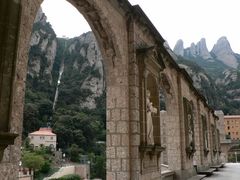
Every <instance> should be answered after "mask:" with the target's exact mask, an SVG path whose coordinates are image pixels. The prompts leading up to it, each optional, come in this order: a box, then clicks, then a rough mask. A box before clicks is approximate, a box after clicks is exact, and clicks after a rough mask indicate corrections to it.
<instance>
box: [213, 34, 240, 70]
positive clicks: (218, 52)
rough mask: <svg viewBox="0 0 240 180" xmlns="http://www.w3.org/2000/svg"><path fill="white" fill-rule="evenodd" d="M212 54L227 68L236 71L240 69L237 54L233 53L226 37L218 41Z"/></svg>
mask: <svg viewBox="0 0 240 180" xmlns="http://www.w3.org/2000/svg"><path fill="white" fill-rule="evenodd" d="M211 53H212V54H214V55H215V56H216V58H217V59H218V60H220V61H222V62H223V63H224V64H226V65H227V66H229V67H232V68H235V69H236V68H237V67H238V64H239V63H238V60H237V58H236V57H235V53H234V52H233V51H232V48H231V46H230V43H229V42H228V40H227V38H226V37H221V38H220V39H219V40H218V41H217V43H216V44H215V45H214V46H213V49H212V51H211Z"/></svg>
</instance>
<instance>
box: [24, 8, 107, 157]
mask: <svg viewBox="0 0 240 180" xmlns="http://www.w3.org/2000/svg"><path fill="white" fill-rule="evenodd" d="M103 72H104V69H103V62H102V56H101V53H100V50H99V47H98V45H97V43H96V39H95V37H94V35H93V33H92V32H87V33H84V34H82V35H80V36H79V37H75V38H71V39H67V38H57V37H56V34H55V32H54V30H53V29H52V27H51V24H50V23H48V22H47V18H46V16H45V15H44V13H43V12H42V11H41V9H40V10H39V12H38V14H37V16H36V19H35V22H34V25H33V30H32V36H31V41H30V50H29V60H28V71H27V80H26V94H25V105H24V122H23V123H24V125H23V127H24V129H23V137H24V138H25V137H26V136H27V134H28V133H29V132H32V131H35V130H37V129H39V127H43V126H51V127H52V128H53V130H54V132H55V133H56V134H57V135H58V148H62V149H63V150H65V151H66V150H67V149H68V148H69V147H70V146H71V145H72V144H77V146H78V147H81V151H82V152H93V153H94V154H99V153H100V149H99V145H97V144H96V142H98V141H105V138H106V136H105V129H106V117H105V116H106V112H105V110H106V96H105V94H106V93H105V92H106V89H105V77H104V73H103ZM101 153H103V152H102V150H101Z"/></svg>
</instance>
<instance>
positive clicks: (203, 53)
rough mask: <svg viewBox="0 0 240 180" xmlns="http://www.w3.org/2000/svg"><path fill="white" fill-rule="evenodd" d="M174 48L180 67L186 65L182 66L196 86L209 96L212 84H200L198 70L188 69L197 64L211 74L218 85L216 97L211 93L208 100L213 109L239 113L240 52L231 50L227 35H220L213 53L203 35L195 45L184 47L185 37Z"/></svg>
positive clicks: (211, 77)
mask: <svg viewBox="0 0 240 180" xmlns="http://www.w3.org/2000/svg"><path fill="white" fill-rule="evenodd" d="M173 51H174V53H175V54H176V55H177V57H178V58H175V59H176V62H177V63H178V64H179V65H181V66H183V64H184V65H185V66H183V67H184V68H185V69H186V70H187V71H188V73H189V74H190V76H191V77H192V78H193V81H194V84H195V87H196V88H198V89H200V91H202V90H201V89H205V93H204V92H203V94H204V95H205V97H206V98H207V99H208V96H207V93H206V92H211V91H212V90H213V89H210V88H209V87H210V86H209V87H207V86H203V85H199V83H198V81H199V80H198V79H197V78H196V77H195V76H196V74H198V73H197V72H194V73H193V72H192V73H191V72H189V68H190V69H191V68H194V69H196V67H195V66H196V65H198V66H199V68H201V69H203V70H204V72H205V73H206V75H207V76H208V77H210V79H211V84H213V86H214V87H215V88H214V89H215V91H216V92H215V94H217V97H216V96H212V98H211V99H212V100H211V101H209V103H210V105H212V106H213V108H215V109H222V110H223V111H224V113H225V114H239V113H240V110H239V108H238V106H239V105H240V90H239V89H240V75H239V74H240V73H239V72H240V69H239V62H240V58H239V57H240V55H239V54H237V53H234V52H233V51H232V49H231V45H230V43H229V42H228V40H227V38H226V37H221V38H219V40H218V41H217V42H216V44H215V45H214V47H213V49H212V50H211V51H210V52H209V50H208V49H207V46H206V40H205V39H204V38H202V39H201V40H200V41H199V42H198V43H197V44H196V45H195V44H194V43H192V44H191V46H190V47H187V48H184V43H183V41H182V40H178V41H177V43H176V45H175V47H174V50H173ZM182 60H183V61H182ZM190 62H191V63H194V64H191V63H190ZM186 66H187V67H186ZM210 94H212V93H210ZM212 95H213V94H212ZM219 97H221V99H219ZM214 102H215V103H214Z"/></svg>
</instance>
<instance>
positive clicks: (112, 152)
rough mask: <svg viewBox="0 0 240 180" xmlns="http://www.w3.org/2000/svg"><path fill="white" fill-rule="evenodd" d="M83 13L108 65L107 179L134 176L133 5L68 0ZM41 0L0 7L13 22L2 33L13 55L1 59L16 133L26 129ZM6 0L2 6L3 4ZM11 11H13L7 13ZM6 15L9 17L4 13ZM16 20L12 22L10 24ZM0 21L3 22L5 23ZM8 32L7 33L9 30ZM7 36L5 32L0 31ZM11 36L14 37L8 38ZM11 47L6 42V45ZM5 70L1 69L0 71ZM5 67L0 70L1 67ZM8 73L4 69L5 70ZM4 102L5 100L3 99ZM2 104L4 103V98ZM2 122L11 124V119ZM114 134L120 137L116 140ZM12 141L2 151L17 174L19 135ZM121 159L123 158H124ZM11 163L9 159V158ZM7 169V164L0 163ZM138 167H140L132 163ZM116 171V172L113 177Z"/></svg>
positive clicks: (23, 0) (22, 0) (19, 0)
mask: <svg viewBox="0 0 240 180" xmlns="http://www.w3.org/2000/svg"><path fill="white" fill-rule="evenodd" d="M69 2H70V3H71V4H72V5H74V7H76V8H77V9H78V10H79V11H80V12H81V13H82V14H83V16H84V17H85V19H86V20H87V21H88V23H89V25H90V26H91V28H92V30H93V32H94V34H95V36H96V39H97V41H98V44H99V47H100V50H101V53H102V55H103V59H104V62H103V63H104V67H105V74H106V85H107V150H106V152H107V159H108V160H107V164H108V165H107V172H108V174H107V179H115V178H116V177H117V173H119V172H121V175H122V176H124V177H125V178H126V179H130V176H131V173H133V171H131V172H130V165H129V164H130V142H129V138H130V137H129V136H130V135H129V134H130V132H129V131H130V130H129V97H128V95H129V93H128V91H129V87H128V56H129V54H128V53H129V52H128V43H129V41H128V31H127V29H128V27H127V21H128V19H127V16H126V14H125V13H126V12H127V11H128V10H126V9H128V8H129V5H128V4H127V3H125V4H124V5H125V7H127V8H126V9H123V6H124V5H123V4H122V2H121V1H116V0H114V1H91V0H69ZM41 3H42V0H32V1H29V0H10V1H8V0H4V1H1V3H0V7H1V8H3V7H5V4H6V6H7V7H8V5H9V7H10V8H8V9H7V10H6V12H8V14H6V13H5V14H4V13H0V15H3V16H4V17H3V18H0V24H1V23H2V22H4V23H5V19H6V20H7V19H8V18H9V19H10V20H11V22H10V21H9V22H6V28H5V27H4V28H2V27H1V30H2V29H4V30H6V33H5V34H4V35H8V34H10V35H12V36H9V37H11V39H6V43H5V44H0V46H2V47H4V46H6V45H9V49H10V51H9V52H12V55H13V56H11V57H10V58H11V59H10V60H9V59H7V58H5V57H4V58H5V59H4V60H5V61H3V62H5V63H6V65H7V66H9V67H11V68H10V69H8V72H6V75H7V76H6V77H7V78H5V79H4V82H9V84H8V85H7V86H2V88H1V90H0V92H3V91H4V92H10V94H8V99H6V100H4V103H6V102H7V101H8V103H7V104H8V105H9V108H8V109H6V111H7V112H6V114H8V115H9V117H7V118H6V119H10V122H9V130H8V131H10V132H11V133H12V134H11V135H12V136H14V137H15V134H19V135H20V134H21V132H22V116H23V102H24V91H25V80H26V72H27V61H28V58H27V57H28V49H29V42H30V36H31V30H32V26H33V22H34V19H35V16H36V14H37V11H38V9H39V7H40V4H41ZM2 5H4V6H2ZM8 15H11V16H9V17H7V16H8ZM4 18H5V19H4ZM8 23H12V24H8ZM1 25H2V24H1ZM6 37H7V36H6ZM0 38H1V39H2V38H3V35H0ZM9 42H10V43H9ZM7 48H8V47H7ZM6 52H8V51H4V53H6ZM0 72H1V71H0ZM1 73H2V72H1ZM4 76H5V75H4ZM2 102H3V101H2ZM1 105H2V104H1ZM4 124H8V123H7V122H6V123H4ZM116 139H118V140H119V141H118V142H117V143H116V141H115V140H116ZM11 143H12V144H13V143H14V146H11V147H9V148H8V150H9V151H5V155H4V157H6V158H7V161H10V162H11V163H12V164H14V168H8V167H7V166H8V165H6V167H7V168H6V169H9V170H8V172H7V171H6V174H9V175H10V174H12V175H14V171H13V172H10V171H12V170H13V169H17V164H18V161H19V158H20V146H21V137H20V136H19V137H18V138H16V140H15V142H13V140H12V141H11ZM117 160H118V161H120V165H119V166H118V167H117V168H115V169H114V167H113V168H111V166H110V164H112V163H114V162H116V161H117ZM121 162H123V163H124V164H121ZM9 165H10V164H9ZM1 169H3V168H1ZM134 169H137V168H134ZM114 177H115V178H114Z"/></svg>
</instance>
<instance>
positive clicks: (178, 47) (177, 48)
mask: <svg viewBox="0 0 240 180" xmlns="http://www.w3.org/2000/svg"><path fill="white" fill-rule="evenodd" d="M173 52H174V53H175V54H176V55H179V56H183V55H184V47H183V40H182V39H179V40H178V41H177V43H176V45H175V46H174V49H173Z"/></svg>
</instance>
